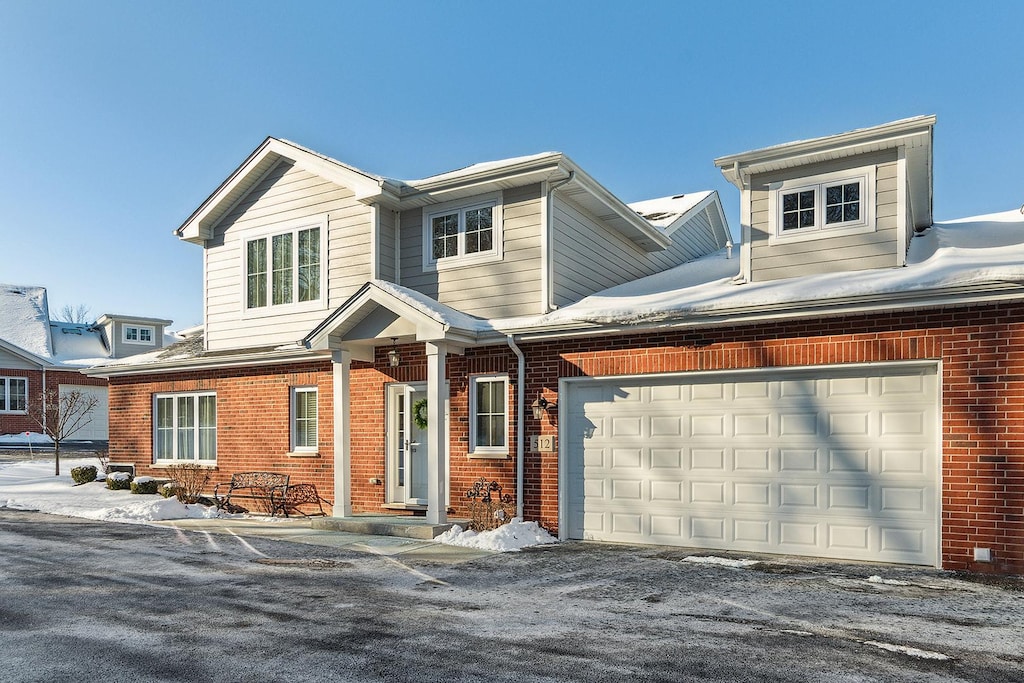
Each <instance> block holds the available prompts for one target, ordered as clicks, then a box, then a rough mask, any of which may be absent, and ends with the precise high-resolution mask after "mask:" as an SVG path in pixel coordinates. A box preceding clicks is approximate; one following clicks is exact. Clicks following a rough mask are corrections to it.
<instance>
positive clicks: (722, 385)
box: [564, 367, 938, 564]
mask: <svg viewBox="0 0 1024 683" xmlns="http://www.w3.org/2000/svg"><path fill="white" fill-rule="evenodd" d="M860 372H861V373H863V374H857V373H856V372H843V371H834V376H832V377H811V376H809V375H810V373H808V372H806V371H776V370H772V371H767V372H765V373H764V375H763V377H765V378H768V377H770V378H771V379H763V378H762V377H758V378H757V379H756V380H755V379H754V378H752V377H751V376H749V375H748V376H745V377H739V376H736V375H733V376H731V377H730V376H728V374H727V373H722V374H721V375H719V376H717V377H719V378H721V379H716V376H707V375H706V376H703V377H702V378H701V379H700V381H698V382H694V383H692V384H687V383H685V382H681V381H680V380H679V379H678V378H653V377H652V378H651V379H650V380H648V381H647V382H646V385H645V384H644V383H631V384H629V385H628V386H616V383H615V382H614V381H610V380H601V381H596V380H595V381H593V384H596V385H601V386H603V387H604V388H603V389H601V390H600V391H594V390H593V389H594V387H593V386H590V384H591V383H590V382H585V383H583V385H582V386H585V387H587V388H588V391H586V392H585V393H580V392H578V391H577V387H576V386H575V385H573V386H572V387H571V389H570V392H569V394H568V395H567V404H568V405H567V407H568V409H567V415H568V416H569V419H570V420H571V421H574V422H582V423H583V424H585V425H586V424H593V425H597V427H595V428H590V429H582V428H581V429H576V428H574V427H573V426H572V425H569V428H568V430H567V433H568V434H574V435H580V436H578V437H577V438H575V439H573V440H572V441H571V443H570V444H567V450H566V451H565V453H564V457H565V458H566V459H567V460H568V463H567V464H566V466H565V467H566V472H567V478H568V480H569V481H568V489H567V492H566V495H567V496H568V504H567V508H566V510H567V514H568V515H569V516H570V519H569V520H568V523H567V524H566V528H567V529H568V530H569V534H570V535H573V534H575V535H576V537H586V538H591V539H595V540H609V541H616V540H618V541H625V542H645V543H668V544H675V545H694V546H705V547H709V548H727V549H736V550H743V549H748V550H758V551H767V552H783V553H798V554H809V555H819V556H829V557H840V558H850V559H871V560H883V561H884V560H888V561H894V562H915V563H919V564H934V561H935V559H936V550H937V537H938V533H937V528H938V507H937V503H936V501H937V484H936V480H937V472H938V467H937V446H936V434H937V433H938V429H937V415H938V408H937V392H936V377H935V373H934V370H933V369H928V368H917V369H910V370H901V369H899V368H896V367H886V368H878V369H875V370H873V371H871V372H865V371H864V370H861V371H860ZM598 395H599V396H600V397H601V400H593V397H594V396H598ZM588 397H590V398H588ZM627 397H628V400H627ZM887 397H888V398H887ZM574 463H581V464H574ZM574 482H576V483H574ZM584 529H585V530H584ZM581 534H582V536H581Z"/></svg>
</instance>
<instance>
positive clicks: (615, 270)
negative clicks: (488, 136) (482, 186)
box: [552, 194, 718, 306]
mask: <svg viewBox="0 0 1024 683" xmlns="http://www.w3.org/2000/svg"><path fill="white" fill-rule="evenodd" d="M552 205H553V206H552V230H553V236H552V258H553V261H554V280H553V300H554V303H555V305H557V306H566V305H568V304H571V303H574V302H576V301H579V300H580V299H582V298H583V297H585V296H588V295H590V294H593V293H594V292H598V291H601V290H602V289H607V288H608V287H614V286H615V285H619V284H622V283H624V282H629V281H631V280H635V279H637V278H641V277H644V276H646V275H652V274H654V273H658V272H661V271H663V270H666V269H668V268H672V267H673V266H677V265H679V264H681V263H685V262H686V261H689V260H691V259H693V258H697V257H698V256H701V255H703V254H706V253H709V252H712V251H715V250H717V249H718V246H717V244H715V240H714V235H713V233H712V232H711V223H710V222H709V221H708V219H707V217H706V216H704V215H703V214H699V215H698V216H697V217H696V218H695V219H691V220H690V221H688V222H687V224H686V225H684V226H682V227H681V228H679V229H678V230H676V231H675V232H674V233H673V234H672V236H671V238H672V244H671V245H670V246H669V247H668V248H667V249H664V250H662V251H656V252H646V251H643V250H642V249H639V248H638V247H637V246H636V245H634V244H633V243H632V242H631V241H630V240H628V239H626V238H624V237H623V236H622V235H620V234H619V233H616V232H613V231H611V230H609V229H607V228H606V227H604V226H603V225H602V224H601V223H600V222H599V221H598V220H597V219H596V218H595V217H593V216H591V215H590V214H589V213H587V212H586V211H585V210H584V209H582V208H580V207H579V206H577V205H576V204H574V203H572V202H569V201H566V200H565V199H563V198H561V197H559V196H558V195H557V194H556V195H555V197H554V200H553V202H552Z"/></svg>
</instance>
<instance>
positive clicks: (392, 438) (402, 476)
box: [388, 384, 427, 505]
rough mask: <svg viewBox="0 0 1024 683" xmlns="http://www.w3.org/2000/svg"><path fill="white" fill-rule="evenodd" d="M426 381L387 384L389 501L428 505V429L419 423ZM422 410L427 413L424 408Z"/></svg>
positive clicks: (422, 412)
mask: <svg viewBox="0 0 1024 683" xmlns="http://www.w3.org/2000/svg"><path fill="white" fill-rule="evenodd" d="M425 397H426V385H425V384H394V385H391V386H390V387H388V423H389V425H388V427H389V428H388V502H389V503H405V504H408V505H426V504H427V430H426V429H422V428H420V427H417V426H416V418H415V410H416V406H417V404H418V403H419V402H420V401H422V400H423V399H424V398H425ZM420 413H421V414H422V415H424V416H426V411H425V410H424V409H423V408H422V406H421V409H420Z"/></svg>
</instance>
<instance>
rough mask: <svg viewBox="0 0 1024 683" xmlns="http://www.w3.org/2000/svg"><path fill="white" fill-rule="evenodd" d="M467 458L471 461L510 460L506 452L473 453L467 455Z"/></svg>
mask: <svg viewBox="0 0 1024 683" xmlns="http://www.w3.org/2000/svg"><path fill="white" fill-rule="evenodd" d="M466 457H467V458H469V459H470V460H508V459H509V454H508V453H507V452H505V453H486V452H484V453H481V452H479V451H475V452H472V453H467V454H466Z"/></svg>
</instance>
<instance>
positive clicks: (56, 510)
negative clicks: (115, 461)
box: [0, 458, 235, 524]
mask: <svg viewBox="0 0 1024 683" xmlns="http://www.w3.org/2000/svg"><path fill="white" fill-rule="evenodd" d="M95 464H96V460H95V458H85V459H74V460H65V461H62V462H61V472H62V474H61V475H60V476H59V477H56V476H54V474H53V461H52V460H32V461H29V462H19V463H14V464H10V465H6V466H0V507H7V508H11V509H12V510H38V511H39V512H46V513H49V514H54V515H66V516H68V517H81V518H84V519H94V520H100V521H107V522H127V523H129V524H146V523H148V522H157V521H163V520H168V519H206V518H212V517H233V516H235V515H228V514H226V513H221V512H219V511H218V510H216V509H215V508H210V507H206V506H205V505H184V504H182V503H179V502H178V500H177V499H175V498H160V497H159V496H154V495H139V494H132V493H130V492H128V491H125V490H120V491H111V490H110V489H108V488H107V487H106V485H105V484H104V483H103V482H102V481H96V482H90V483H88V484H80V485H75V483H74V482H73V481H72V480H71V475H70V472H71V469H72V468H74V467H80V466H85V465H95ZM109 477H110V478H111V479H115V478H128V475H127V474H125V473H123V472H114V473H112V474H110V475H109Z"/></svg>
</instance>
